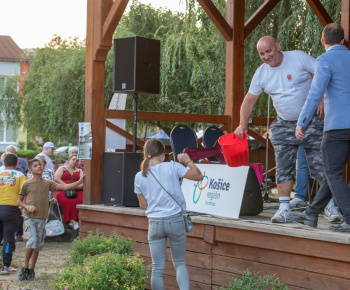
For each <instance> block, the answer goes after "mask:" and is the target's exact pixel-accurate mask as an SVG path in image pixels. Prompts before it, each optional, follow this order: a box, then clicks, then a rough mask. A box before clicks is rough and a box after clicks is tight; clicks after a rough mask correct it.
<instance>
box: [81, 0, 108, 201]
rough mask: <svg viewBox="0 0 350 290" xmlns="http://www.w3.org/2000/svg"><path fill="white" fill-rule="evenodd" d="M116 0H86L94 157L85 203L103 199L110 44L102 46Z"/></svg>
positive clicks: (87, 174) (88, 165)
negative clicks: (105, 85) (105, 24)
mask: <svg viewBox="0 0 350 290" xmlns="http://www.w3.org/2000/svg"><path fill="white" fill-rule="evenodd" d="M112 5H113V0H88V1H87V32H86V68H85V122H91V131H92V136H93V138H92V158H91V160H85V164H84V165H85V166H84V171H85V181H84V204H96V203H101V201H102V192H101V190H102V166H103V152H104V150H105V134H106V125H105V108H104V84H105V60H106V57H107V52H108V50H109V49H110V46H109V47H108V46H104V47H103V48H102V49H101V45H100V43H101V39H102V27H103V23H104V21H105V18H106V17H107V15H108V12H109V11H110V8H111V7H112Z"/></svg>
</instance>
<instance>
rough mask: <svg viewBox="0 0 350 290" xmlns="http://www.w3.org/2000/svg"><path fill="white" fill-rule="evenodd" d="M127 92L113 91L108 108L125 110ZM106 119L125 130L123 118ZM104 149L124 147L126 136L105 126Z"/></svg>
mask: <svg viewBox="0 0 350 290" xmlns="http://www.w3.org/2000/svg"><path fill="white" fill-rule="evenodd" d="M127 96H128V95H127V94H119V93H115V94H114V95H113V97H112V99H111V101H110V103H109V105H108V109H109V110H125V104H126V98H127ZM107 121H109V122H111V123H112V124H114V125H116V126H118V127H119V128H120V129H123V130H125V120H124V119H107ZM105 147H106V149H107V150H108V149H123V150H124V149H125V148H126V138H125V137H123V136H121V135H119V134H118V133H117V132H114V131H113V130H112V129H110V128H108V127H106V145H105Z"/></svg>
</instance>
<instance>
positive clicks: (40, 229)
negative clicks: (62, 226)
mask: <svg viewBox="0 0 350 290" xmlns="http://www.w3.org/2000/svg"><path fill="white" fill-rule="evenodd" d="M24 223H25V225H26V228H25V231H26V234H27V236H28V242H27V245H26V248H28V249H34V250H35V251H41V250H42V249H43V247H44V240H45V234H46V232H45V224H46V220H44V219H33V218H30V217H27V216H24Z"/></svg>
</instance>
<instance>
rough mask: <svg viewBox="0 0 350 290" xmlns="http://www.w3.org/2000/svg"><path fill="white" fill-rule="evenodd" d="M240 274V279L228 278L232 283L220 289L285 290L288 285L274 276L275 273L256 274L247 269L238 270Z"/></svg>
mask: <svg viewBox="0 0 350 290" xmlns="http://www.w3.org/2000/svg"><path fill="white" fill-rule="evenodd" d="M239 272H240V273H241V274H242V279H237V278H230V279H231V280H232V283H230V284H229V285H228V287H221V288H220V290H264V289H274V290H287V289H288V287H287V286H286V285H285V284H283V283H282V282H280V281H279V279H278V278H274V276H275V275H272V276H271V275H265V276H258V275H257V274H254V273H252V272H250V271H249V270H248V269H247V270H245V271H239Z"/></svg>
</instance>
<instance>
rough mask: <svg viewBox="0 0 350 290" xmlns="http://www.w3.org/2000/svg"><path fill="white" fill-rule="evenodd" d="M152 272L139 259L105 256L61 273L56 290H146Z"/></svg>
mask: <svg viewBox="0 0 350 290" xmlns="http://www.w3.org/2000/svg"><path fill="white" fill-rule="evenodd" d="M147 276H148V270H147V268H146V267H145V265H144V264H143V260H142V259H141V258H139V256H138V255H133V256H128V255H121V254H114V253H105V254H102V255H96V256H93V257H87V258H86V259H85V260H84V262H83V264H82V265H73V266H70V267H68V268H66V269H63V270H61V271H60V272H59V273H58V274H57V275H55V277H54V281H53V285H52V287H53V289H69V290H72V289H101V290H103V289H108V290H109V289H144V286H145V281H146V278H147Z"/></svg>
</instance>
